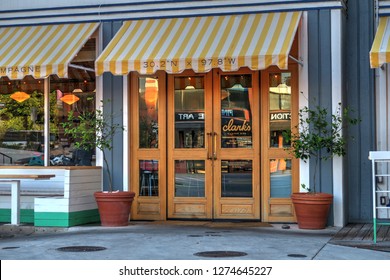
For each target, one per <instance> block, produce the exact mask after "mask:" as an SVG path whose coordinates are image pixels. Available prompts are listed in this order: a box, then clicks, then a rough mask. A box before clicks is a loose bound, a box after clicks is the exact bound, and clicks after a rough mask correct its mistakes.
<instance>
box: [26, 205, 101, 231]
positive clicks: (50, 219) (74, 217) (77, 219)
mask: <svg viewBox="0 0 390 280" xmlns="http://www.w3.org/2000/svg"><path fill="white" fill-rule="evenodd" d="M99 221H100V216H99V211H98V209H92V210H85V211H78V212H70V213H65V212H35V219H34V225H35V226H42V227H72V226H76V225H82V224H89V223H95V222H99Z"/></svg>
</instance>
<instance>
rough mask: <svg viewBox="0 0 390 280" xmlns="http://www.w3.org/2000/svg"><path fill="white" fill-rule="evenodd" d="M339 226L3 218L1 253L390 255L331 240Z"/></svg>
mask: <svg viewBox="0 0 390 280" xmlns="http://www.w3.org/2000/svg"><path fill="white" fill-rule="evenodd" d="M339 230H340V228H338V227H328V228H326V229H323V230H302V229H298V227H297V225H296V224H289V225H286V224H267V223H250V222H248V223H244V222H243V223H234V222H190V221H188V222H185V221H167V222H142V221H140V222H138V221H137V222H130V223H129V225H128V226H125V227H115V228H110V227H101V226H100V225H83V226H76V227H71V228H34V227H33V226H28V225H21V226H12V225H6V224H3V225H0V259H1V260H210V259H213V260H221V259H223V260H390V252H383V251H378V250H369V249H359V248H354V247H347V246H340V245H334V244H331V243H330V242H329V241H330V240H331V239H332V236H334V235H335V234H336V233H337V232H338V231H339ZM385 245H387V246H389V245H390V244H385Z"/></svg>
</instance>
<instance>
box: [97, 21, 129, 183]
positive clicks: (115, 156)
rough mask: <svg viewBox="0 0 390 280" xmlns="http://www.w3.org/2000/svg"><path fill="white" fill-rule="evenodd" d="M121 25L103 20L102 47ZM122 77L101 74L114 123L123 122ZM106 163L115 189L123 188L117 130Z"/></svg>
mask: <svg viewBox="0 0 390 280" xmlns="http://www.w3.org/2000/svg"><path fill="white" fill-rule="evenodd" d="M121 26H122V22H119V21H115V22H105V23H103V27H102V28H103V47H105V46H107V44H108V43H109V42H110V40H111V39H112V37H114V35H115V33H116V32H117V31H118V30H119V28H120V27H121ZM122 92H123V77H122V76H113V75H112V74H110V73H105V74H104V75H103V98H104V100H107V99H109V100H110V101H111V102H110V103H109V104H106V105H105V109H104V111H105V112H107V114H110V113H113V114H114V115H115V119H114V121H115V123H119V124H121V125H122V124H123V116H122V111H123V102H122ZM106 156H107V161H108V164H109V165H110V170H111V174H112V178H113V186H114V188H115V189H120V190H122V189H123V172H124V170H123V133H122V132H118V133H117V134H116V135H115V137H114V139H113V150H112V151H107V153H106ZM103 174H104V176H103V178H104V180H103V182H104V184H103V185H104V189H105V190H107V188H108V187H107V186H108V176H107V172H106V166H104V173H103Z"/></svg>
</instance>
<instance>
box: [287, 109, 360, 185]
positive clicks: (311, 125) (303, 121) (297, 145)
mask: <svg viewBox="0 0 390 280" xmlns="http://www.w3.org/2000/svg"><path fill="white" fill-rule="evenodd" d="M328 116H329V113H328V110H327V109H326V108H322V107H320V106H317V107H315V109H309V108H308V107H306V106H305V107H303V108H302V109H300V110H299V124H298V125H297V126H296V127H295V128H296V132H295V133H293V132H291V131H286V132H285V133H284V137H285V138H286V140H287V141H290V142H291V148H287V150H288V151H289V152H290V153H291V154H292V155H293V156H294V157H295V158H299V159H302V160H303V161H304V162H307V160H308V159H310V158H314V159H315V169H314V172H313V182H314V183H313V188H310V187H309V188H307V187H306V186H305V185H304V184H302V187H303V188H305V189H307V190H308V191H311V192H316V174H317V167H318V163H319V161H322V160H328V159H330V158H333V157H334V156H344V155H345V154H346V150H345V144H346V141H347V139H346V138H345V137H344V136H343V134H342V130H343V128H345V127H347V126H348V125H355V124H358V123H359V122H360V120H359V119H357V118H351V117H350V115H349V110H348V108H345V109H344V110H342V108H341V103H339V107H338V109H337V112H336V113H335V114H332V115H331V121H329V120H328Z"/></svg>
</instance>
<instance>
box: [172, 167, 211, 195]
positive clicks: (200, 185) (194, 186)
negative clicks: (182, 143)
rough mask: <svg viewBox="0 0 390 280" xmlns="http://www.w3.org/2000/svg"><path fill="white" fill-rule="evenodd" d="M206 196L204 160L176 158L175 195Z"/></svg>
mask: <svg viewBox="0 0 390 280" xmlns="http://www.w3.org/2000/svg"><path fill="white" fill-rule="evenodd" d="M204 196H205V162H204V160H175V197H204Z"/></svg>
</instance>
